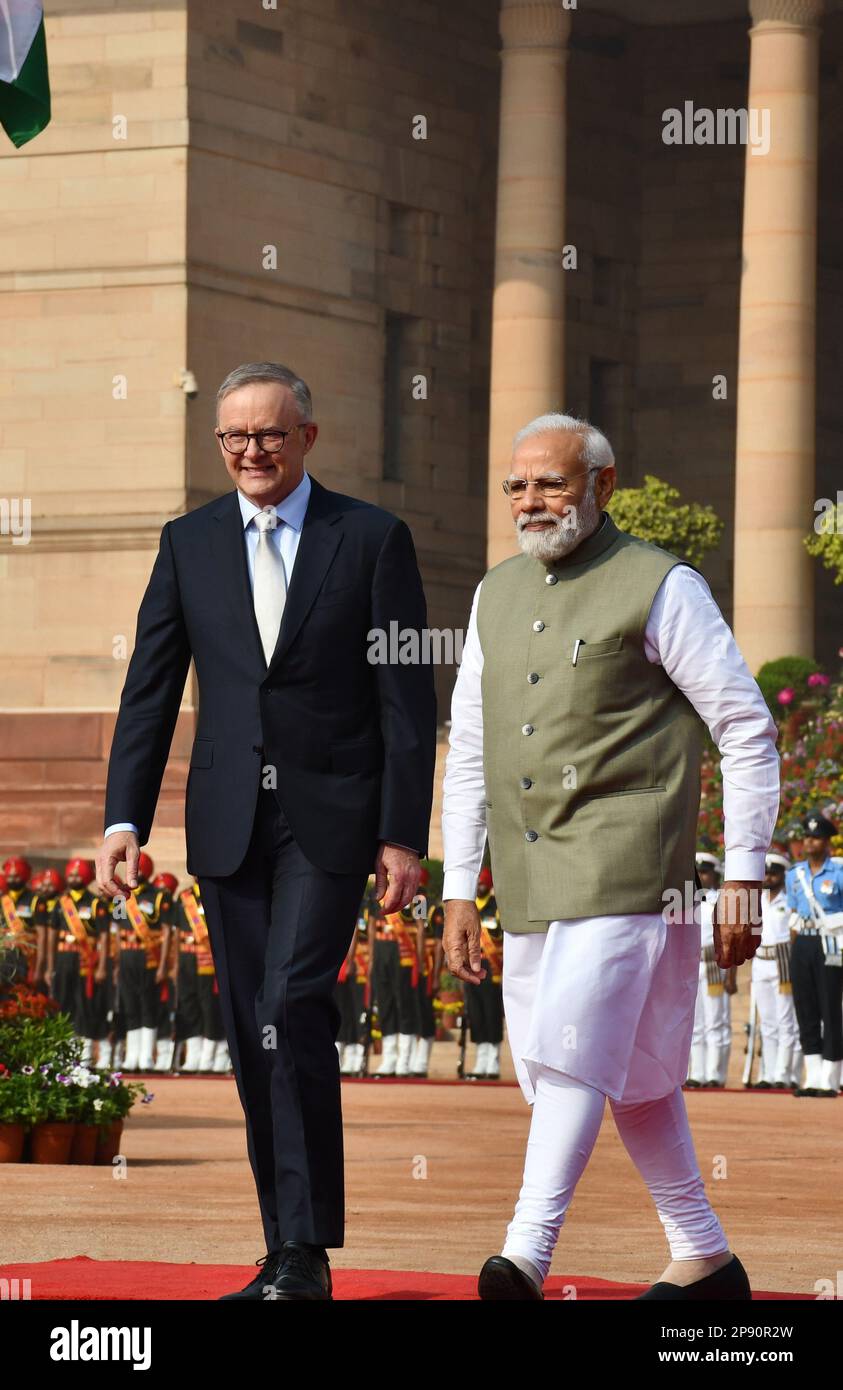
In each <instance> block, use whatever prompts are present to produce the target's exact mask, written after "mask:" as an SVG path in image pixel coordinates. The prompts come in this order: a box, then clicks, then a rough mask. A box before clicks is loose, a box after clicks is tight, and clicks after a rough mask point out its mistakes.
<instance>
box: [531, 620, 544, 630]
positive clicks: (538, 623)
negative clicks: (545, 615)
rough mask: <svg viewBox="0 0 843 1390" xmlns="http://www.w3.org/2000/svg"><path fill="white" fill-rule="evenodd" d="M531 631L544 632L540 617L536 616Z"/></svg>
mask: <svg viewBox="0 0 843 1390" xmlns="http://www.w3.org/2000/svg"><path fill="white" fill-rule="evenodd" d="M533 632H544V623H543V622H542V620H541V618H537V619H536V621H535V622H534V623H533Z"/></svg>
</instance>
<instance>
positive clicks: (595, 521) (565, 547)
mask: <svg viewBox="0 0 843 1390" xmlns="http://www.w3.org/2000/svg"><path fill="white" fill-rule="evenodd" d="M534 521H550V522H552V526H549V527H548V528H547V530H545V531H525V530H523V529H522V528H523V526H524V525H529V524H530V523H531V522H534ZM599 524H600V508H599V507H598V505H597V498H596V497H595V496H594V489H593V487H592V486H591V485H590V484H589V487H588V489H587V491H586V494H585V496H584V497H583V499H582V501H581V502H580V503H579V505H578V506H577V507H576V509H575V510H573V512H572V514H570V515H568V516H556V514H555V513H554V512H541V513H539V514H536V513H535V512H534V513H533V514H532V516H526V517H525V516H521V517H519V518H518V522H517V523H516V526H517V532H518V544H519V546H520V548H521V550H522V551H523V553H524V554H525V555H531V556H532V557H533V559H534V560H543V561H544V562H545V563H546V564H552V563H553V562H554V561H555V560H561V559H562V557H563V556H564V555H570V553H571V551H572V550H576V548H577V546H578V545H579V544H580V542H581V541H584V540H585V538H586V536H590V535H591V533H592V531H596V529H597V527H598V525H599Z"/></svg>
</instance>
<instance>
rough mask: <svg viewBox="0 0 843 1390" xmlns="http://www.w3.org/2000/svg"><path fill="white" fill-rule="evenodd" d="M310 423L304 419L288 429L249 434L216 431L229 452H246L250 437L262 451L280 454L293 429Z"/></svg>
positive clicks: (258, 431)
mask: <svg viewBox="0 0 843 1390" xmlns="http://www.w3.org/2000/svg"><path fill="white" fill-rule="evenodd" d="M309 423H310V422H309V421H307V420H302V421H301V422H300V423H299V424H298V425H293V426H292V428H291V429H288V430H256V431H255V432H254V434H249V433H248V432H247V431H246V430H215V431H214V433H215V434H216V436H217V439H219V440H220V442H221V444H222V447H223V448H224V449H225V451H226V453H227V454H245V452H246V450H247V449H248V447H249V440H250V439H256V440H257V441H258V448H259V449H260V450H261V452H262V453H264V454H280V452H281V450H282V449H283V448H284V445H285V444H286V442H287V435H288V434H292V433H293V430H300V429H304V428H305V426H306V425H307V424H309Z"/></svg>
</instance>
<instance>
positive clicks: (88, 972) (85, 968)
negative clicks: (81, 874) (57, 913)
mask: <svg viewBox="0 0 843 1390" xmlns="http://www.w3.org/2000/svg"><path fill="white" fill-rule="evenodd" d="M59 906H60V907H61V911H62V916H63V917H64V920H65V922H66V923H67V925H68V926H69V928H70V930H71V932H72V933H73V936H74V937H75V939H76V942H77V944H78V947H79V954H80V956H81V960H80V961H79V973H80V975H84V976H85V977H86V979H85V995H86V997H87V998H88V999H92V998H93V995H94V968H95V966H96V963H97V953H96V948H95V947H94V944H93V942H92V941H91V938H90V936H89V935H88V931H87V928H86V926H85V923H84V922H83V921H82V918H81V917H80V916H79V909H78V907H77V906H76V903H75V901H74V899H73V898H72V897H71V895H70V894H69V893H64V894H62V896H61V897H60V898H59Z"/></svg>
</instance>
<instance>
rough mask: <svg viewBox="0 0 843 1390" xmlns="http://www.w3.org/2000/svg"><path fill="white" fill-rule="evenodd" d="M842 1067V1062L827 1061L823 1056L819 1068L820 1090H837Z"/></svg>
mask: <svg viewBox="0 0 843 1390" xmlns="http://www.w3.org/2000/svg"><path fill="white" fill-rule="evenodd" d="M841 1069H843V1062H829V1061H828V1060H827V1059H826V1058H825V1057H823V1062H822V1067H821V1068H820V1084H819V1086H818V1088H817V1089H818V1090H820V1091H839V1090H840V1072H841Z"/></svg>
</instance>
